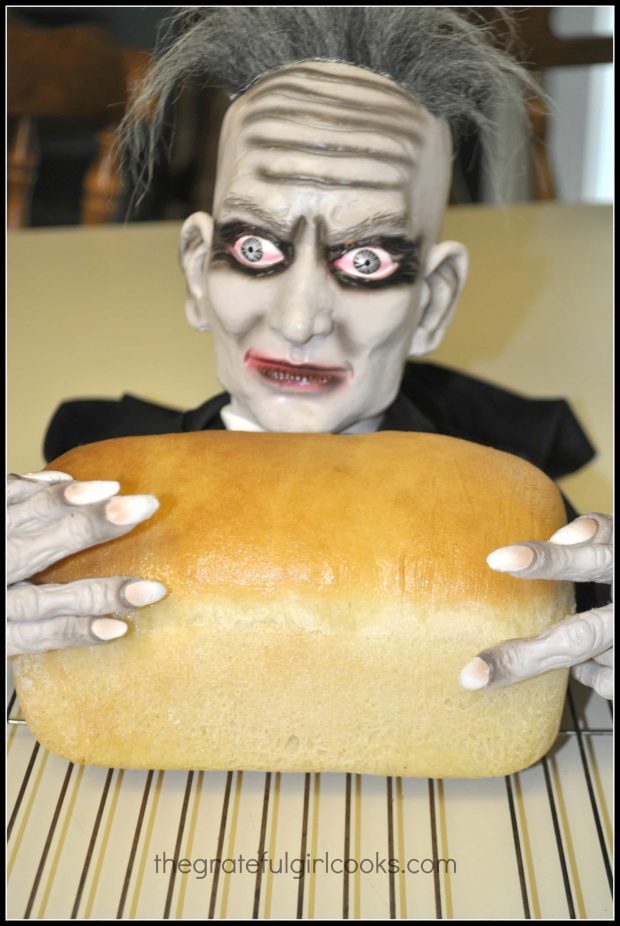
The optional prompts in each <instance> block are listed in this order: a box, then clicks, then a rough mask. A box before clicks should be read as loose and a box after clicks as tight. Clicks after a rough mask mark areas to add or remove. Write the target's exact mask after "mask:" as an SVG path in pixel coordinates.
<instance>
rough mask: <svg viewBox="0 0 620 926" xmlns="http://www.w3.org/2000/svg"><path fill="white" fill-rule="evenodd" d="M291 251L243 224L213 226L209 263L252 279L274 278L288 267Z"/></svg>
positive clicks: (270, 234) (261, 230)
mask: <svg viewBox="0 0 620 926" xmlns="http://www.w3.org/2000/svg"><path fill="white" fill-rule="evenodd" d="M294 253H295V251H294V248H293V245H292V244H291V243H290V242H289V241H283V240H282V239H281V238H279V237H278V236H277V235H274V234H273V232H270V231H267V230H266V229H264V228H260V227H258V226H256V225H252V224H251V223H246V222H225V223H224V224H222V225H220V224H219V223H217V222H216V223H215V228H214V233H213V250H212V252H211V260H212V261H224V262H225V263H227V264H228V265H229V266H230V267H233V269H235V270H239V271H240V272H241V273H247V274H249V275H250V276H253V277H259V276H273V274H275V273H281V272H282V271H283V270H286V268H287V267H289V266H290V264H291V262H292V260H293V257H294Z"/></svg>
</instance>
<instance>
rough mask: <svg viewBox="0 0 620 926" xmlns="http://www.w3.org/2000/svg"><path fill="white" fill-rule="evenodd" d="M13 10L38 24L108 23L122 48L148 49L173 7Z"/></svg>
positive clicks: (28, 7) (79, 7) (31, 7)
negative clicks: (161, 22) (159, 26)
mask: <svg viewBox="0 0 620 926" xmlns="http://www.w3.org/2000/svg"><path fill="white" fill-rule="evenodd" d="M15 9H16V10H17V11H18V12H19V14H20V15H21V16H25V17H27V18H28V19H29V20H31V21H32V22H33V23H37V24H39V25H42V26H69V25H72V24H74V23H100V24H101V25H105V26H108V28H109V29H110V30H111V31H112V32H113V33H114V35H115V36H116V38H117V39H118V41H119V42H120V43H121V44H122V45H123V46H125V47H126V48H141V49H144V50H145V51H149V50H150V49H152V48H153V46H154V44H155V38H156V35H157V26H158V24H159V23H160V21H161V20H162V19H163V18H164V17H166V16H167V15H168V14H169V13H171V12H172V11H173V10H174V9H176V7H171V6H161V7H149V6H136V7H92V6H72V7H43V6H20V7H16V8H15Z"/></svg>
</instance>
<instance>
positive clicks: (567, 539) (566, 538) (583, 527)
mask: <svg viewBox="0 0 620 926" xmlns="http://www.w3.org/2000/svg"><path fill="white" fill-rule="evenodd" d="M597 530H598V524H597V522H596V521H595V520H594V518H580V519H579V520H578V521H571V523H570V524H567V525H566V526H565V527H561V528H560V529H559V531H556V532H555V534H554V535H553V537H550V538H549V543H562V544H571V543H583V542H584V540H591V539H592V537H594V535H595V534H596V532H597Z"/></svg>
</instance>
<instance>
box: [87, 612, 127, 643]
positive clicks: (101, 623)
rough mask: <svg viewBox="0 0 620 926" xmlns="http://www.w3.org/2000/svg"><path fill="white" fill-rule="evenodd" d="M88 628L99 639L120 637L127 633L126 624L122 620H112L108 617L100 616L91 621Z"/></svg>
mask: <svg viewBox="0 0 620 926" xmlns="http://www.w3.org/2000/svg"><path fill="white" fill-rule="evenodd" d="M90 629H91V630H92V632H93V633H94V634H95V636H96V637H99V639H100V640H116V638H117V637H122V636H123V635H124V634H126V633H127V624H124V623H123V622H122V621H113V620H112V619H111V618H109V617H100V618H99V619H98V620H96V621H93V622H92V624H91V625H90Z"/></svg>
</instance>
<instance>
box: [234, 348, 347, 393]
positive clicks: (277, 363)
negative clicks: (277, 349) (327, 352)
mask: <svg viewBox="0 0 620 926" xmlns="http://www.w3.org/2000/svg"><path fill="white" fill-rule="evenodd" d="M245 364H246V366H247V367H249V368H250V369H251V370H254V371H255V372H256V373H257V374H258V375H259V376H260V377H261V379H263V380H264V381H266V382H268V383H269V384H270V385H271V386H274V387H275V388H276V389H280V390H287V391H293V392H321V391H325V390H331V389H335V388H336V387H337V386H340V385H342V384H343V383H344V382H345V381H346V379H347V377H348V371H347V370H346V369H344V367H322V366H317V365H314V364H299V365H298V364H295V363H287V361H285V360H272V359H271V358H268V357H261V356H259V355H258V354H252V353H251V352H249V351H248V353H247V354H246V357H245Z"/></svg>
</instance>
